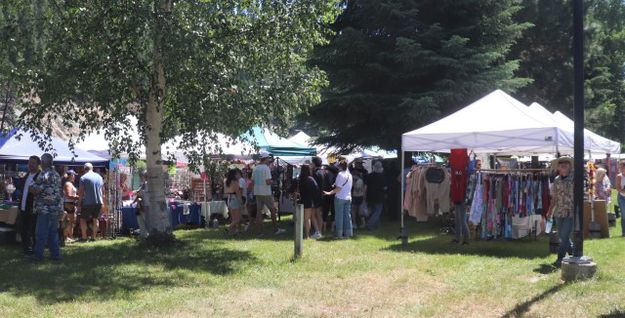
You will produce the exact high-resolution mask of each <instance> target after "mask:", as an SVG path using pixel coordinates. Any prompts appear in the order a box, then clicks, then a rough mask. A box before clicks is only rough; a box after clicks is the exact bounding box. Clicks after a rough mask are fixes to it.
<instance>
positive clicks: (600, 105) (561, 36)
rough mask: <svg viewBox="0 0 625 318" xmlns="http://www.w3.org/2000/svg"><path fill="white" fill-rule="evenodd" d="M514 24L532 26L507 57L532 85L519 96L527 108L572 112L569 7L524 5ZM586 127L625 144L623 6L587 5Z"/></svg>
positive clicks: (548, 1) (560, 0)
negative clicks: (517, 64)
mask: <svg viewBox="0 0 625 318" xmlns="http://www.w3.org/2000/svg"><path fill="white" fill-rule="evenodd" d="M517 20H518V21H524V22H530V23H532V24H533V27H532V28H529V29H527V30H526V31H524V33H523V37H522V38H521V39H520V40H519V41H518V43H517V45H515V47H514V49H513V50H512V52H511V54H510V56H511V57H512V58H519V59H520V60H521V64H520V65H521V66H520V69H519V75H521V76H525V77H529V78H532V79H533V80H534V81H533V83H532V84H530V85H528V86H526V87H524V88H522V89H521V90H520V91H519V94H520V95H521V97H522V99H523V100H524V101H525V102H528V103H531V102H533V101H537V102H539V103H541V104H542V105H543V106H545V107H547V108H549V109H550V110H552V111H555V110H560V111H562V112H564V113H566V114H568V115H572V111H573V58H572V54H571V52H572V34H571V31H570V30H571V27H572V5H571V2H570V1H567V0H524V1H523V9H522V10H521V11H520V12H519V15H518V18H517ZM584 41H585V42H584V45H585V76H586V82H585V107H586V115H587V118H586V124H587V125H589V126H590V128H591V129H592V130H594V131H596V132H597V133H600V134H603V135H605V136H608V137H611V138H614V139H616V140H620V141H621V142H623V141H625V125H624V124H623V121H624V120H625V86H624V83H625V82H624V79H625V78H624V76H625V75H624V73H623V71H624V70H623V67H624V66H625V3H624V2H623V1H621V0H592V1H586V16H585V40H584Z"/></svg>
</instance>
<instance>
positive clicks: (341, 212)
mask: <svg viewBox="0 0 625 318" xmlns="http://www.w3.org/2000/svg"><path fill="white" fill-rule="evenodd" d="M339 169H340V172H339V173H338V175H337V176H336V181H335V182H334V190H332V191H325V192H324V194H325V195H333V194H334V195H335V198H334V213H335V216H334V225H335V228H336V233H335V235H336V238H337V239H339V240H341V239H347V238H350V237H352V236H353V235H354V230H353V228H352V185H353V182H354V179H353V177H352V175H351V174H350V173H349V170H348V169H347V160H346V159H345V158H341V159H339Z"/></svg>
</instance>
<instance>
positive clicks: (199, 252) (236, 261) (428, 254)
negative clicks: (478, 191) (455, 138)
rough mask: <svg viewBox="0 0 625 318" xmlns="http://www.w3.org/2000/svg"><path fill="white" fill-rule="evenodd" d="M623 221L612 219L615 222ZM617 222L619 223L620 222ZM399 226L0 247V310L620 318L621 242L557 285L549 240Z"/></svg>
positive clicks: (600, 245)
mask: <svg viewBox="0 0 625 318" xmlns="http://www.w3.org/2000/svg"><path fill="white" fill-rule="evenodd" d="M619 221H620V220H619ZM619 223H620V222H619ZM398 227H399V226H398V224H397V223H387V224H386V225H385V227H384V228H382V229H381V230H379V231H378V232H373V233H371V232H358V235H357V237H356V239H354V240H348V241H329V240H325V241H306V242H305V245H304V253H305V255H304V257H303V258H302V259H301V260H299V261H296V262H293V261H292V260H291V257H292V255H293V243H292V241H290V238H291V237H292V231H290V232H289V233H288V235H285V236H281V237H280V238H279V239H278V240H276V238H275V237H274V236H266V237H264V238H260V239H257V238H254V237H251V236H249V237H246V236H243V237H240V238H236V239H232V238H230V237H227V236H226V235H225V234H224V233H223V230H215V229H199V230H188V231H186V230H180V231H177V232H176V236H177V237H178V238H179V239H180V240H181V241H182V243H181V244H179V245H178V246H174V247H168V248H162V249H145V248H143V247H142V246H140V245H138V244H137V243H136V242H135V241H134V240H131V239H127V238H121V239H117V240H112V241H98V242H95V243H84V244H74V245H72V246H69V247H66V248H65V249H64V250H63V253H64V256H65V259H64V260H63V261H62V262H60V263H54V262H50V261H46V262H43V263H40V264H31V263H28V262H26V261H24V260H23V259H22V257H21V255H20V251H19V248H18V247H17V246H9V247H7V246H1V247H0V255H1V257H0V317H160V316H170V317H173V316H175V317H207V316H213V317H501V316H506V317H521V316H527V317H565V316H569V317H597V316H605V317H621V316H624V315H625V302H624V301H623V292H624V289H623V286H625V238H622V237H621V236H620V225H619V226H618V227H617V228H612V229H611V234H612V237H611V238H610V239H603V240H591V241H586V245H585V246H586V254H587V255H590V256H593V257H594V258H595V260H596V261H597V263H598V266H599V273H598V275H597V277H596V278H595V279H593V280H591V281H587V282H580V283H572V284H563V283H561V282H560V273H559V272H553V271H551V270H550V268H549V266H548V264H550V263H551V262H553V261H554V256H553V255H549V254H548V239H547V238H546V237H542V238H540V239H539V240H538V241H532V240H528V239H525V240H520V241H489V242H485V241H479V242H476V241H473V242H472V243H471V245H469V246H464V247H462V246H457V245H451V244H450V243H449V242H450V239H451V237H450V236H448V235H442V234H440V233H439V226H437V225H435V224H416V223H414V222H412V221H411V222H410V223H409V230H410V234H411V235H410V243H409V247H408V249H402V248H401V246H400V243H399V241H398V240H397V239H396V236H397V234H398Z"/></svg>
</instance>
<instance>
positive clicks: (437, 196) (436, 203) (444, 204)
mask: <svg viewBox="0 0 625 318" xmlns="http://www.w3.org/2000/svg"><path fill="white" fill-rule="evenodd" d="M428 169H440V170H443V169H442V168H439V167H430V168H428ZM443 171H444V170H443ZM444 176H445V179H444V180H443V181H442V182H441V183H434V182H428V181H427V180H425V178H424V177H422V179H423V181H424V182H423V185H424V188H425V204H426V212H427V214H428V215H436V214H443V213H447V212H450V211H451V201H450V199H449V191H450V188H451V181H450V176H449V174H448V173H446V172H445V174H444Z"/></svg>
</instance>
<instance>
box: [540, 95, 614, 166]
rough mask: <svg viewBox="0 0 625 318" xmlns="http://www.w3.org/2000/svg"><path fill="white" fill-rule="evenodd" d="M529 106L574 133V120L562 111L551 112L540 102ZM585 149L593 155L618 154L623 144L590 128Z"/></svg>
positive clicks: (585, 137)
mask: <svg viewBox="0 0 625 318" xmlns="http://www.w3.org/2000/svg"><path fill="white" fill-rule="evenodd" d="M529 108H530V110H531V111H533V112H534V113H535V114H536V116H540V117H542V118H544V119H545V120H551V121H553V122H554V123H555V124H556V125H558V126H560V127H562V128H563V129H564V130H566V131H568V132H570V133H571V134H572V133H573V131H574V130H573V129H574V123H573V120H571V119H569V118H568V117H566V116H565V115H564V114H562V113H561V112H559V111H556V112H555V113H551V112H549V111H548V110H547V109H546V108H545V107H543V106H542V105H540V104H538V103H532V104H531V105H530V106H529ZM584 149H585V150H586V153H588V154H591V156H601V155H605V154H608V153H609V154H618V153H620V152H621V144H620V143H619V142H617V141H613V140H610V139H607V138H605V137H603V136H600V135H598V134H596V133H594V132H592V131H590V130H588V129H584Z"/></svg>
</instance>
